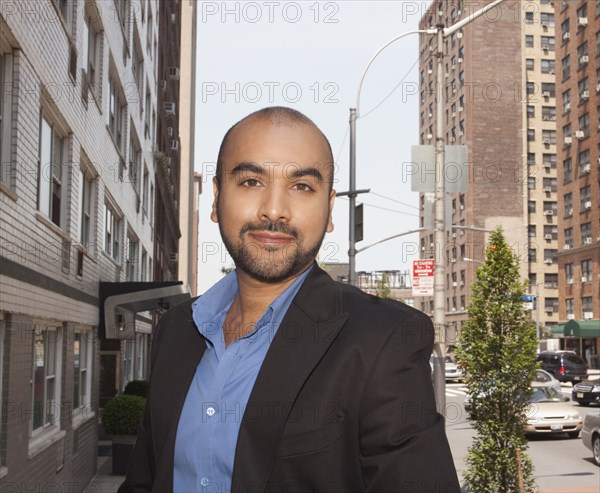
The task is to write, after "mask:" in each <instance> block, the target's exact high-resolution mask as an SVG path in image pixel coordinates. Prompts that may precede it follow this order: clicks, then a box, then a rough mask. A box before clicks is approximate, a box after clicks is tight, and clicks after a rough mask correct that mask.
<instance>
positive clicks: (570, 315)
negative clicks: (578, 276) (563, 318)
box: [565, 298, 575, 320]
mask: <svg viewBox="0 0 600 493" xmlns="http://www.w3.org/2000/svg"><path fill="white" fill-rule="evenodd" d="M565 305H566V309H567V320H572V319H574V318H575V303H574V300H573V298H569V299H567V300H565Z"/></svg>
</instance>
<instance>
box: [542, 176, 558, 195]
mask: <svg viewBox="0 0 600 493" xmlns="http://www.w3.org/2000/svg"><path fill="white" fill-rule="evenodd" d="M543 186H544V192H556V178H544V179H543Z"/></svg>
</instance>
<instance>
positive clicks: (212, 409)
mask: <svg viewBox="0 0 600 493" xmlns="http://www.w3.org/2000/svg"><path fill="white" fill-rule="evenodd" d="M215 412H216V411H215V408H214V407H209V408H207V409H206V414H208V415H209V416H212V415H213V414H215ZM205 479H206V478H202V480H205ZM207 481H208V480H207Z"/></svg>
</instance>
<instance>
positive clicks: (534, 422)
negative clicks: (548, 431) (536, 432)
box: [527, 419, 540, 425]
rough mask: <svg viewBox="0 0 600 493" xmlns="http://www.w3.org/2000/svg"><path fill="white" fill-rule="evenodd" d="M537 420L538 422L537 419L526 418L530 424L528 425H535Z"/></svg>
mask: <svg viewBox="0 0 600 493" xmlns="http://www.w3.org/2000/svg"><path fill="white" fill-rule="evenodd" d="M539 422H540V420H539V419H528V420H527V423H528V424H530V425H535V424H537V423H539Z"/></svg>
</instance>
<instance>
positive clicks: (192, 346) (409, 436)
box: [119, 265, 460, 493]
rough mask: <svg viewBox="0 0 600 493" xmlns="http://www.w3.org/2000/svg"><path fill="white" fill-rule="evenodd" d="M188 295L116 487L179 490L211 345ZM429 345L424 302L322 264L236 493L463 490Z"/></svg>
mask: <svg viewBox="0 0 600 493" xmlns="http://www.w3.org/2000/svg"><path fill="white" fill-rule="evenodd" d="M191 304H192V301H187V302H184V303H182V304H180V305H178V306H176V307H173V308H172V309H171V310H169V311H168V312H167V314H165V316H163V318H162V320H161V321H160V323H159V326H158V328H157V332H156V336H155V338H154V341H153V347H152V371H151V378H150V386H149V393H148V401H147V406H146V413H145V417H144V419H143V422H142V424H141V426H140V430H139V433H138V437H137V442H136V446H135V450H134V455H133V459H132V462H131V465H130V467H129V471H128V473H127V477H126V480H125V482H124V483H123V484H122V485H121V487H120V488H119V493H129V492H132V493H133V492H140V493H141V492H150V491H152V492H156V493H165V492H168V491H172V488H173V457H174V447H175V436H176V432H177V425H178V421H179V416H180V413H181V410H182V407H183V403H184V401H185V398H186V395H187V391H188V387H189V385H190V383H191V381H192V379H193V377H194V374H195V371H196V367H197V366H198V363H199V361H200V358H201V357H202V354H203V352H204V348H205V345H204V341H203V338H202V336H200V334H199V332H198V330H197V328H196V326H195V324H194V322H193V320H192V312H191ZM432 344H433V326H432V323H431V321H430V319H429V318H428V317H427V316H426V315H424V314H423V313H422V312H420V311H418V310H415V309H413V308H411V307H409V306H407V305H404V304H402V303H398V302H395V301H390V300H382V299H379V298H377V297H375V296H370V295H367V294H365V293H363V292H362V291H360V290H359V289H356V288H354V287H352V286H348V285H344V284H341V283H337V282H335V281H333V280H332V279H331V278H330V277H329V275H328V274H326V273H325V272H324V271H323V270H321V269H320V268H319V267H318V266H317V265H315V266H314V267H313V270H312V271H311V273H310V274H309V275H308V277H307V278H306V280H305V282H304V284H303V285H302V286H301V288H300V290H299V292H298V294H297V295H296V297H295V298H294V300H293V302H292V304H291V305H290V308H289V309H288V311H287V313H286V315H285V317H284V319H283V321H282V324H281V325H280V327H279V329H278V331H277V333H276V335H275V337H274V339H273V341H272V343H271V347H270V348H269V350H268V352H267V355H266V357H265V360H264V363H263V365H262V367H261V369H260V371H259V374H258V377H257V379H256V382H255V384H254V388H253V389H252V393H251V394H250V398H249V401H248V405H247V407H246V411H245V413H244V415H243V417H242V423H241V426H240V432H239V436H238V441H237V447H236V451H235V461H234V468H233V477H232V492H235V493H262V492H269V493H276V492H282V493H283V492H294V493H303V492H319V493H322V492H327V493H353V492H357V493H358V492H361V493H362V492H369V493H375V492H377V493H384V492H386V493H387V492H389V493H403V492H419V493H420V492H429V491H435V492H440V493H453V492H456V493H458V492H459V491H460V487H459V485H458V480H457V477H456V471H455V469H454V465H453V461H452V457H451V455H450V449H449V447H448V443H447V440H446V436H445V432H444V422H443V419H442V418H441V416H440V415H439V414H438V413H437V412H436V407H435V400H434V395H433V389H432V385H431V370H430V367H429V363H428V360H429V356H430V354H431V350H432ZM211 491H212V490H211Z"/></svg>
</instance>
